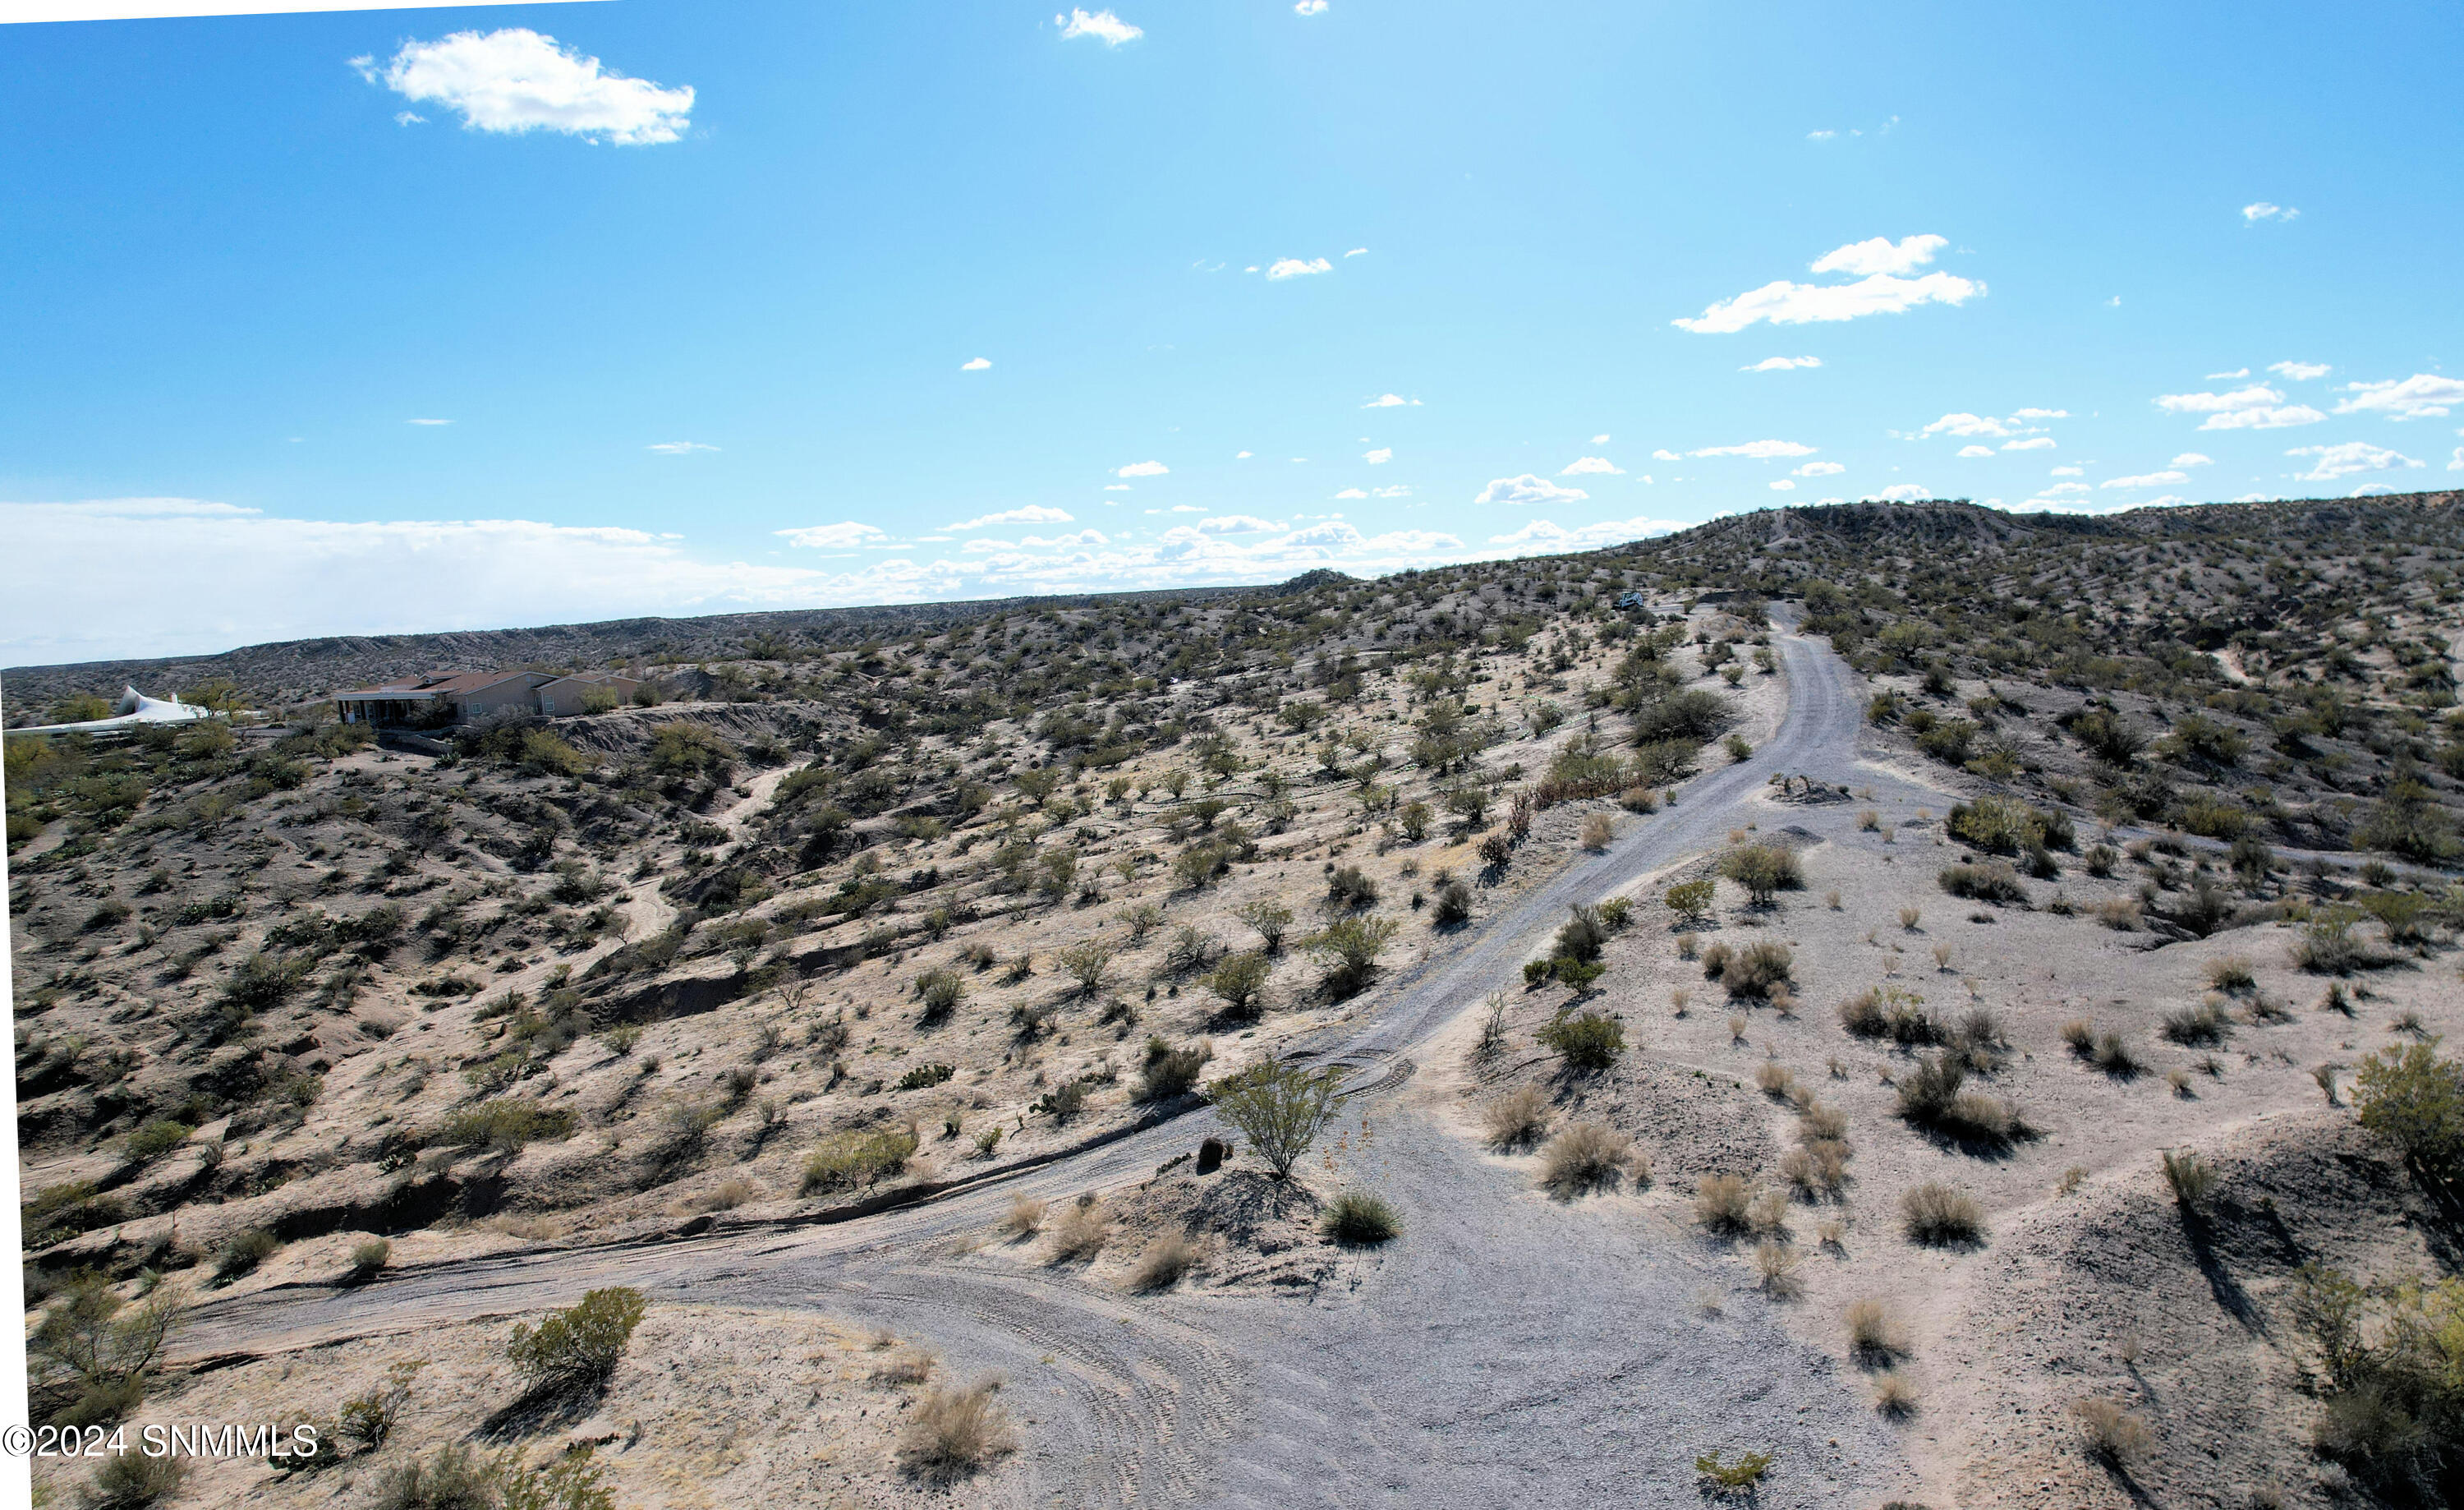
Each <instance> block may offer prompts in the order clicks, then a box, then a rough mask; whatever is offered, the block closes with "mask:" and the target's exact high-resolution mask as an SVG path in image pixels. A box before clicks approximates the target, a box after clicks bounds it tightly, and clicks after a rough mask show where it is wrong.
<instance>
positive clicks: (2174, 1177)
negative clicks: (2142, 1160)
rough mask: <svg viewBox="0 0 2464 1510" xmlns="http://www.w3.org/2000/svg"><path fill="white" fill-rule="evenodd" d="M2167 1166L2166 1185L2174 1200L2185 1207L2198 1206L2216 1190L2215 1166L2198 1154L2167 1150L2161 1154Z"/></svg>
mask: <svg viewBox="0 0 2464 1510" xmlns="http://www.w3.org/2000/svg"><path fill="white" fill-rule="evenodd" d="M2159 1158H2161V1159H2162V1160H2163V1162H2164V1166H2165V1184H2166V1187H2167V1188H2168V1189H2170V1190H2171V1191H2172V1192H2173V1199H2174V1201H2175V1202H2177V1203H2178V1204H2180V1205H2183V1206H2196V1205H2198V1204H2199V1203H2200V1202H2201V1201H2203V1200H2206V1199H2207V1197H2208V1192H2209V1191H2210V1190H2212V1189H2214V1188H2215V1185H2216V1170H2215V1166H2213V1165H2211V1164H2209V1163H2208V1162H2207V1161H2206V1160H2204V1159H2202V1158H2200V1157H2199V1156H2198V1155H2197V1154H2196V1153H2193V1152H2191V1151H2190V1150H2189V1149H2187V1148H2186V1149H2184V1150H2182V1151H2181V1152H2180V1153H2175V1152H2173V1151H2172V1150H2171V1149H2169V1148H2168V1149H2165V1150H2163V1151H2162V1152H2161V1153H2160V1154H2159Z"/></svg>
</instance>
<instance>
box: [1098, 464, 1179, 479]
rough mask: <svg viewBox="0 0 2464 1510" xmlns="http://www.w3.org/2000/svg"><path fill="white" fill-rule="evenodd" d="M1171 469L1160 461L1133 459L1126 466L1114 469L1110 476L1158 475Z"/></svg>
mask: <svg viewBox="0 0 2464 1510" xmlns="http://www.w3.org/2000/svg"><path fill="white" fill-rule="evenodd" d="M1171 470H1172V468H1170V467H1167V466H1165V465H1164V464H1163V463H1162V462H1160V461H1133V462H1131V463H1130V464H1129V465H1128V466H1126V467H1121V468H1119V469H1117V470H1115V471H1114V472H1113V473H1112V476H1114V477H1162V476H1163V475H1164V474H1165V473H1167V472H1170V471H1171Z"/></svg>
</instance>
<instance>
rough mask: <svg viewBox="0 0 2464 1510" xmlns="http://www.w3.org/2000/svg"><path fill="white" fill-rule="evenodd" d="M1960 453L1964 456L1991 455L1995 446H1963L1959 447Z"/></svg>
mask: <svg viewBox="0 0 2464 1510" xmlns="http://www.w3.org/2000/svg"><path fill="white" fill-rule="evenodd" d="M1959 454H1960V455H1963V456H1990V455H1993V448H1992V447H1991V446H1962V447H1960V448H1959Z"/></svg>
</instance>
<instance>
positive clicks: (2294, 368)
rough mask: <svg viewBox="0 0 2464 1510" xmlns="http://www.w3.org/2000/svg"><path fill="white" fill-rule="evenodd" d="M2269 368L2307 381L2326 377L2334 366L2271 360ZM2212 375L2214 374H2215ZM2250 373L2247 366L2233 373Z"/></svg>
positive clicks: (2235, 375) (2295, 378)
mask: <svg viewBox="0 0 2464 1510" xmlns="http://www.w3.org/2000/svg"><path fill="white" fill-rule="evenodd" d="M2267 370H2269V371H2270V372H2276V373H2280V374H2282V375H2283V376H2285V377H2287V378H2290V379H2291V380H2292V381H2294V382H2296V383H2307V382H2309V381H2310V380H2311V379H2312V378H2322V377H2325V376H2326V375H2327V374H2328V373H2329V372H2330V371H2332V370H2333V368H2331V367H2329V366H2327V364H2325V363H2324V362H2271V363H2269V364H2268V365H2267ZM2210 375H2211V376H2212V375H2213V374H2210ZM2248 375H2249V370H2248V369H2247V368H2244V369H2243V370H2242V371H2240V372H2236V373H2234V374H2233V376H2234V377H2245V376H2248Z"/></svg>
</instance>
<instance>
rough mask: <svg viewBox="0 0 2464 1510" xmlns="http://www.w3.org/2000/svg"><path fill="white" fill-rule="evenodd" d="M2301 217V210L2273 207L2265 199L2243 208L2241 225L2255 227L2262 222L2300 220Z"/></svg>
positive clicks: (2279, 206)
mask: <svg viewBox="0 0 2464 1510" xmlns="http://www.w3.org/2000/svg"><path fill="white" fill-rule="evenodd" d="M2300 216H2301V211H2299V210H2288V209H2286V208H2285V207H2284V206H2282V205H2271V204H2269V203H2268V202H2267V201H2266V200H2264V199H2261V200H2258V201H2257V202H2255V203H2254V204H2248V205H2244V206H2242V207H2241V223H2242V224H2243V225H2246V226H2255V225H2256V224H2258V223H2259V222H2260V221H2262V220H2298V219H2299V218H2300Z"/></svg>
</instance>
